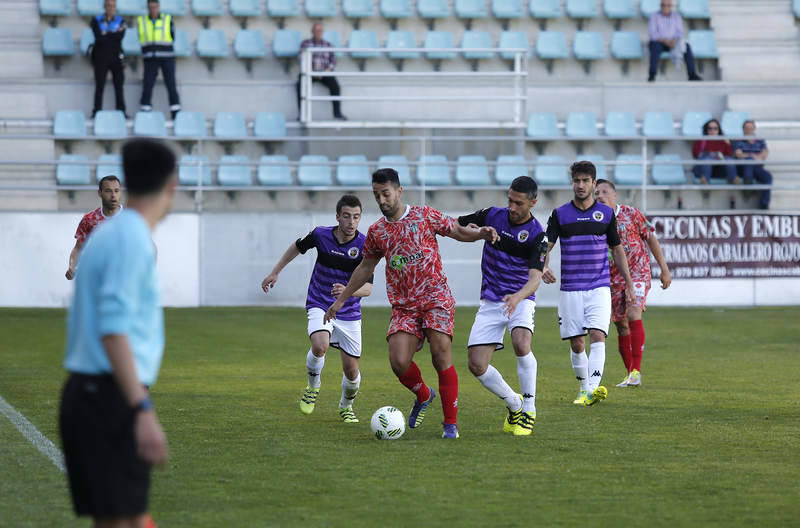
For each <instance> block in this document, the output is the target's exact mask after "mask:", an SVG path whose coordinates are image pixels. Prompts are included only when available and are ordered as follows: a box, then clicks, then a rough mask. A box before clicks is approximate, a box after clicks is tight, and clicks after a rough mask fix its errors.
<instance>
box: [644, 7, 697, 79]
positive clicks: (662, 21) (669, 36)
mask: <svg viewBox="0 0 800 528" xmlns="http://www.w3.org/2000/svg"><path fill="white" fill-rule="evenodd" d="M647 33H648V35H649V37H650V43H649V47H650V73H649V76H648V77H647V81H648V82H653V81H655V80H656V69H658V61H659V59H660V58H661V54H662V53H663V52H665V51H669V53H670V56H671V58H672V61H673V62H674V63H675V64H676V65H678V64H679V61H680V56H681V54H682V55H683V60H684V61H685V62H686V73H687V74H688V75H689V80H690V81H702V80H703V79H702V78H700V76H699V75H697V72H696V71H695V69H694V55H692V48H691V46H689V43H688V42H686V41H685V40H684V39H683V18H681V15H679V14H678V13H673V12H672V2H671V0H661V11H657V12H655V13H653V14H652V15H650V20H649V21H648V22H647Z"/></svg>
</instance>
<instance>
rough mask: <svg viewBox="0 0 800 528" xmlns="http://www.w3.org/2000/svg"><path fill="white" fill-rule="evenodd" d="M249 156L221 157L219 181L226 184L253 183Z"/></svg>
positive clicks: (243, 184)
mask: <svg viewBox="0 0 800 528" xmlns="http://www.w3.org/2000/svg"><path fill="white" fill-rule="evenodd" d="M249 162H250V160H248V159H247V156H235V155H230V154H228V155H225V156H222V157H221V158H220V159H219V170H218V172H217V183H219V184H220V185H224V186H237V187H245V186H248V185H252V184H253V179H252V177H251V175H250V165H245V163H249Z"/></svg>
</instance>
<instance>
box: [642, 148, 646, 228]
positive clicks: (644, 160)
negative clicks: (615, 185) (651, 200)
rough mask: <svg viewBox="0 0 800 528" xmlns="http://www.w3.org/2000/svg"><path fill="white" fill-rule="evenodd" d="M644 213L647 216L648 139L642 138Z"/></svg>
mask: <svg viewBox="0 0 800 528" xmlns="http://www.w3.org/2000/svg"><path fill="white" fill-rule="evenodd" d="M642 212H644V213H645V214H647V137H646V136H642Z"/></svg>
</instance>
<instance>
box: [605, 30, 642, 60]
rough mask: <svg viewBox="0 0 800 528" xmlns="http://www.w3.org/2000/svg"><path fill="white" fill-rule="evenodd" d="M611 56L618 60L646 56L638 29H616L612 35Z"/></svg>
mask: <svg viewBox="0 0 800 528" xmlns="http://www.w3.org/2000/svg"><path fill="white" fill-rule="evenodd" d="M611 56H612V57H614V58H615V59H618V60H636V59H641V58H642V57H643V56H644V53H642V39H641V37H640V36H639V32H638V31H615V32H614V34H613V35H611Z"/></svg>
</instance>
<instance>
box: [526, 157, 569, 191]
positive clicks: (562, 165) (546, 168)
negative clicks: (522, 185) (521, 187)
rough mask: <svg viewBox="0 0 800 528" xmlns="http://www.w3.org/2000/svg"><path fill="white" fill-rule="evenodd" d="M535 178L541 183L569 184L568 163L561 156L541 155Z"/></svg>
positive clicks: (535, 169) (538, 158) (534, 174)
mask: <svg viewBox="0 0 800 528" xmlns="http://www.w3.org/2000/svg"><path fill="white" fill-rule="evenodd" d="M533 179H534V180H536V183H538V184H539V185H569V176H568V175H567V164H566V162H565V161H564V158H562V157H561V156H539V157H537V158H536V167H535V168H534V172H533Z"/></svg>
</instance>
